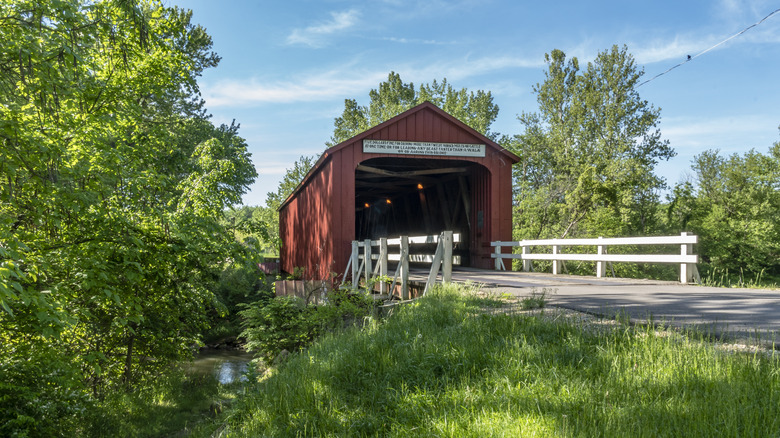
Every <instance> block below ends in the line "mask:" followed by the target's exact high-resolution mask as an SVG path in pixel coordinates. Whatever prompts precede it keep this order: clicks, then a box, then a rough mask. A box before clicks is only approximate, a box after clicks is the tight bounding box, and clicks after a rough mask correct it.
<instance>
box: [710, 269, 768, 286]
mask: <svg viewBox="0 0 780 438" xmlns="http://www.w3.org/2000/svg"><path fill="white" fill-rule="evenodd" d="M701 270H702V277H701V284H702V286H711V287H729V288H732V287H739V288H743V287H744V288H748V289H780V286H778V284H780V279H778V278H777V277H776V276H771V275H768V274H766V272H765V271H764V270H763V269H762V270H761V271H760V272H752V273H746V272H744V271H743V270H740V271H739V272H729V270H728V269H718V268H711V267H709V266H708V265H703V266H702V268H701Z"/></svg>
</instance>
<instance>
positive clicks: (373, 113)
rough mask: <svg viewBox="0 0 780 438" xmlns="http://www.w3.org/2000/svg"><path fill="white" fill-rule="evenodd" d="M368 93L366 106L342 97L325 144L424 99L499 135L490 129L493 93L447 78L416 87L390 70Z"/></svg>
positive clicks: (494, 109)
mask: <svg viewBox="0 0 780 438" xmlns="http://www.w3.org/2000/svg"><path fill="white" fill-rule="evenodd" d="M368 97H369V103H368V106H363V105H358V103H357V101H356V100H355V99H346V100H345V101H344V111H343V112H342V114H341V116H339V117H337V118H336V119H335V120H334V122H333V126H334V129H333V136H332V137H331V139H330V141H329V142H327V143H326V145H327V146H328V147H332V146H335V145H337V144H339V143H341V142H342V141H344V140H347V139H349V138H351V137H353V136H355V135H357V134H359V133H361V132H363V131H365V130H367V129H369V128H371V127H374V126H376V125H378V124H380V123H382V122H384V121H386V120H388V119H391V118H393V117H395V116H397V115H398V114H401V113H402V112H404V111H406V110H408V109H409V108H412V107H413V106H415V105H418V104H420V103H423V102H425V101H430V102H431V103H433V104H435V105H436V106H438V107H439V108H441V109H443V110H444V111H446V112H448V113H449V114H451V115H453V116H455V117H457V118H458V119H459V120H461V121H462V122H463V123H465V124H467V125H469V126H470V127H472V128H474V129H475V130H477V131H479V132H480V133H482V134H484V135H487V136H488V137H490V138H496V137H497V136H498V134H497V133H492V132H490V125H491V124H492V123H493V121H494V120H495V119H496V117H497V116H498V106H497V105H496V104H494V103H493V95H492V94H491V93H490V92H489V91H487V92H485V91H482V90H478V91H477V92H476V93H474V92H469V91H468V90H467V89H465V88H462V89H460V90H456V89H454V88H453V87H452V85H450V84H449V83H448V82H447V79H446V78H445V79H443V80H442V81H441V82H437V81H436V80H434V81H433V82H432V83H431V84H423V85H421V86H420V88H419V89H417V90H415V87H414V84H413V83H411V82H409V83H404V82H403V80H401V76H400V75H399V74H398V73H395V72H390V74H389V75H388V76H387V81H385V82H382V83H380V84H379V87H378V88H377V89H372V90H371V91H370V92H369V93H368Z"/></svg>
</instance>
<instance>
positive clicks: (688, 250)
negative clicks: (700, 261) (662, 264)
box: [680, 232, 696, 284]
mask: <svg viewBox="0 0 780 438" xmlns="http://www.w3.org/2000/svg"><path fill="white" fill-rule="evenodd" d="M687 235H688V233H686V232H682V233H680V236H682V237H686V236H687ZM691 254H693V245H691V244H690V243H684V244H682V245H680V255H691ZM695 269H696V265H695V264H690V263H681V264H680V283H682V284H688V283H693V271H694V270H695Z"/></svg>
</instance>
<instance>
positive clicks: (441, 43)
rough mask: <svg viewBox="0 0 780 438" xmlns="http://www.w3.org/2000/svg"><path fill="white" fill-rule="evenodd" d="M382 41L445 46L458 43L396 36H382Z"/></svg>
mask: <svg viewBox="0 0 780 438" xmlns="http://www.w3.org/2000/svg"><path fill="white" fill-rule="evenodd" d="M382 40H383V41H390V42H392V43H399V44H426V45H433V46H445V45H451V44H458V43H457V42H456V41H450V42H446V41H438V40H423V39H419V38H396V37H385V38H382Z"/></svg>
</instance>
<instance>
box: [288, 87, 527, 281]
mask: <svg viewBox="0 0 780 438" xmlns="http://www.w3.org/2000/svg"><path fill="white" fill-rule="evenodd" d="M364 139H375V140H400V141H419V142H440V143H478V144H486V154H485V157H484V158H482V157H478V158H474V157H443V156H435V157H432V156H421V155H404V156H399V155H389V154H364V153H363V140H364ZM375 158H392V159H393V160H397V161H398V162H400V163H402V162H403V160H406V159H423V160H434V159H435V160H457V161H459V162H471V163H474V164H478V165H479V166H472V170H471V171H470V175H469V178H470V181H471V187H470V191H471V197H472V201H471V204H472V205H471V210H472V211H471V214H470V221H471V233H470V236H469V239H470V253H471V256H470V260H471V266H474V267H481V268H490V267H491V266H492V260H491V259H490V252H491V248H490V241H493V240H511V237H512V228H511V226H512V164H513V163H515V162H517V161H518V158H517V157H516V156H515V155H513V154H511V153H509V152H507V151H506V150H504V149H503V148H501V147H500V146H499V145H497V144H496V143H494V142H492V141H491V140H490V139H487V138H486V137H484V136H482V135H480V134H479V133H477V132H476V131H474V130H473V129H471V128H469V127H468V126H466V125H465V124H463V123H461V122H460V121H458V120H456V119H454V118H453V117H452V116H450V115H448V114H446V113H445V112H443V111H442V110H440V109H439V108H437V107H436V106H434V105H433V104H431V103H428V102H426V103H423V104H421V105H418V106H417V107H415V108H412V109H411V110H409V111H407V112H405V113H403V114H401V115H399V116H397V117H395V118H393V119H391V120H388V121H387V122H385V123H382V124H380V125H378V126H376V127H374V128H372V129H370V130H368V131H366V132H364V133H362V134H359V135H357V136H355V137H353V138H351V139H349V140H347V141H345V142H343V143H341V144H339V145H337V146H335V147H333V148H331V149H329V150H327V151H326V153H325V154H324V155H323V157H321V158H320V160H319V161H318V162H317V164H316V165H315V167H314V169H312V171H310V172H309V174H308V175H307V177H306V178H305V179H304V181H303V182H302V183H301V185H300V186H299V187H298V188H297V189H296V191H295V193H293V194H292V195H291V196H290V197H289V198H288V199H287V201H286V202H285V203H284V204H283V205H282V207H281V208H280V211H279V226H280V236H281V238H282V253H281V263H282V269H283V270H284V271H286V272H293V269H294V268H295V267H305V268H306V270H305V276H306V278H307V279H317V280H321V279H327V278H330V276H331V273H336V274H339V275H340V274H342V273H343V272H344V269H345V268H346V263H347V260H348V258H349V254H350V250H351V241H352V240H353V239H355V216H356V213H355V198H356V194H357V192H356V187H355V172H356V168H357V166H358V165H359V164H360V163H362V162H364V161H366V160H370V159H375ZM480 211H482V227H478V220H479V215H480V213H479V212H480Z"/></svg>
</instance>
